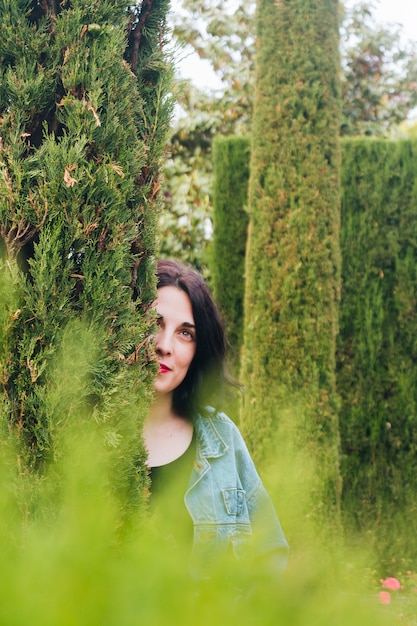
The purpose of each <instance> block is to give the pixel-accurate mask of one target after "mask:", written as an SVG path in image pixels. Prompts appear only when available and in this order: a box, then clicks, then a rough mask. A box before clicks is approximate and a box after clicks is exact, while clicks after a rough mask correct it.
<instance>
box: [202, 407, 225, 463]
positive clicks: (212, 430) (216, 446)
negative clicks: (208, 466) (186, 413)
mask: <svg viewBox="0 0 417 626" xmlns="http://www.w3.org/2000/svg"><path fill="white" fill-rule="evenodd" d="M212 413H213V411H209V412H208V413H206V415H200V414H198V415H197V416H196V418H195V420H194V427H195V429H196V435H197V454H198V456H200V458H203V459H205V458H207V459H215V458H218V457H220V456H223V454H225V452H226V451H227V450H228V448H229V446H228V445H227V444H226V442H225V441H224V440H223V439H222V437H221V436H220V434H219V432H218V431H217V429H216V427H215V425H214V422H213V420H212V418H211V417H210V414H212Z"/></svg>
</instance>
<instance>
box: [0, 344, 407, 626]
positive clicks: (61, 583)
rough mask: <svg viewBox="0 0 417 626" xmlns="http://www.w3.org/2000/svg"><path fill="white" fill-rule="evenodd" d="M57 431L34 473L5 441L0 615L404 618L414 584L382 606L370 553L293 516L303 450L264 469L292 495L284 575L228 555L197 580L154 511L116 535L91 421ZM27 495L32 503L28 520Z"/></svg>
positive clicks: (46, 624)
mask: <svg viewBox="0 0 417 626" xmlns="http://www.w3.org/2000/svg"><path fill="white" fill-rule="evenodd" d="M84 358H86V359H88V355H86V356H85V357H84ZM61 435H62V437H61V442H62V445H63V446H64V448H65V455H62V456H60V457H59V458H57V459H56V460H55V462H54V464H53V465H51V466H50V467H49V469H48V472H46V474H45V475H44V476H43V478H42V480H38V481H37V482H35V481H34V480H33V476H32V477H31V482H29V480H27V477H26V476H25V475H24V474H22V473H20V472H19V469H18V468H17V467H16V464H15V458H16V456H15V453H14V451H13V447H12V446H11V445H10V443H9V445H6V443H7V442H6V441H5V439H4V438H2V439H1V440H0V506H1V510H2V515H1V517H0V552H1V555H2V566H3V567H2V568H1V573H0V583H1V584H0V622H1V623H2V624H7V625H8V626H21V625H22V624H31V626H75V625H77V626H84V625H85V626H103V624H105V625H108V626H119V625H123V626H130V625H132V626H136V625H137V624H142V623H143V624H148V625H150V626H164V625H167V626H171V625H172V624H173V623H175V624H184V625H185V626H186V625H188V624H194V623H195V622H196V621H198V622H199V623H201V624H202V625H203V626H209V625H211V624H213V623H216V624H221V625H223V624H233V623H239V624H243V625H248V626H249V625H250V626H252V625H253V624H257V623H261V624H265V625H267V626H269V625H271V626H273V625H276V624H277V623H282V624H292V625H294V626H309V625H310V624H312V623H316V624H320V625H321V626H333V625H334V624H338V625H340V626H345V625H346V626H350V625H351V624H370V625H372V626H373V625H375V626H385V625H387V626H388V624H393V623H394V620H395V618H396V617H397V616H398V615H399V614H400V613H401V614H402V623H405V624H410V626H411V624H412V622H411V621H410V622H408V621H406V620H407V617H408V615H410V616H411V615H412V611H413V607H414V610H415V603H414V604H411V602H412V600H413V597H412V593H410V596H409V598H408V597H407V600H408V599H409V601H410V608H409V611H408V612H407V611H405V610H404V609H405V602H404V601H403V600H402V599H401V597H400V598H399V602H398V603H397V604H395V603H394V602H393V606H390V607H385V606H381V605H379V602H378V591H377V589H378V588H379V584H378V575H377V573H376V572H372V571H369V568H368V569H365V565H366V563H367V560H366V559H367V558H368V557H369V553H368V551H366V550H365V551H364V552H363V553H362V555H359V554H356V553H355V552H353V551H352V550H350V551H349V552H347V551H345V550H344V549H343V547H342V546H341V545H339V546H337V547H335V548H334V550H333V552H332V554H331V555H330V556H329V555H328V554H326V552H325V551H323V549H322V546H321V544H320V543H318V542H317V539H316V538H315V536H314V533H313V532H312V528H311V523H310V520H309V518H308V516H300V515H299V511H300V509H301V508H302V507H303V506H306V505H307V501H308V498H307V497H306V496H307V494H308V491H309V488H310V486H311V485H310V480H309V474H308V473H306V474H303V475H301V474H299V468H300V466H302V467H303V468H304V469H305V470H308V464H307V465H306V464H305V462H304V463H303V458H302V457H303V451H300V450H299V455H300V456H299V457H298V459H297V460H298V462H299V464H297V465H295V464H294V463H292V461H291V458H287V457H285V459H282V461H281V462H275V463H274V466H273V467H271V468H270V470H271V471H270V473H269V475H270V480H269V484H268V486H269V488H270V489H271V492H273V493H275V492H276V493H280V494H281V496H280V497H281V498H283V501H286V502H287V504H286V506H285V507H284V508H285V513H284V519H283V522H284V524H285V525H286V526H289V524H288V522H289V521H290V520H291V521H292V522H293V523H292V525H291V526H290V527H289V532H290V535H291V536H290V541H291V542H292V545H293V551H292V559H291V562H290V566H289V569H288V571H287V573H286V574H285V577H284V579H283V580H281V579H280V580H277V578H276V577H275V576H274V575H273V574H272V572H269V571H268V570H267V569H266V570H265V568H264V566H263V565H262V563H259V562H257V563H256V564H253V565H252V567H251V568H249V567H247V566H246V564H245V563H242V562H240V563H237V562H235V561H232V560H231V559H230V556H229V555H227V556H225V558H224V559H221V560H220V561H219V562H218V564H217V568H216V569H215V571H214V573H213V577H212V579H211V580H204V581H202V582H201V583H200V584H199V583H197V582H196V581H193V580H191V578H190V577H189V575H188V572H187V563H188V550H187V548H186V547H185V546H183V545H178V546H175V544H173V541H172V537H169V538H167V537H165V536H164V534H163V532H161V531H162V530H163V528H162V529H161V527H158V526H157V524H156V519H155V518H154V517H151V519H150V520H149V521H147V519H143V518H139V519H138V520H137V523H136V524H135V525H133V526H132V527H131V528H130V529H129V531H128V532H126V533H124V534H120V532H119V528H120V524H121V519H120V509H119V503H118V501H117V499H115V494H114V492H112V490H111V488H109V484H111V482H112V478H111V474H112V464H111V460H110V459H109V457H108V455H107V454H105V453H104V451H103V447H102V445H101V441H100V438H101V434H100V433H99V432H98V431H97V429H96V428H92V423H91V421H90V420H86V421H83V420H82V419H80V420H79V421H78V422H77V423H76V424H72V425H69V424H68V423H67V424H66V426H65V427H64V428H63V430H62V433H61ZM288 453H289V454H290V455H291V450H290V448H289V449H288ZM296 473H297V474H298V475H296ZM273 485H275V488H274V487H273ZM281 487H284V491H281ZM295 495H296V496H297V500H295V497H294V496H295ZM29 496H31V497H32V500H31V507H32V509H33V510H34V513H33V514H32V515H31V516H30V517H29V518H28V517H27V509H26V505H27V502H28V498H29ZM289 503H291V504H289ZM294 504H297V505H298V506H297V507H296V508H294V510H291V505H294ZM177 530H178V529H174V531H173V534H174V536H176V537H178V536H180V532H177ZM187 545H188V544H187ZM389 573H391V572H389ZM384 575H386V574H385V573H384ZM401 580H402V579H401ZM23 590H24V593H22V591H23Z"/></svg>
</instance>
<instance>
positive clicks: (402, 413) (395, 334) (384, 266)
mask: <svg viewBox="0 0 417 626" xmlns="http://www.w3.org/2000/svg"><path fill="white" fill-rule="evenodd" d="M341 219H342V227H341V246H342V257H343V264H342V280H343V282H342V300H341V309H340V334H339V338H338V350H337V368H338V372H337V382H338V393H339V396H340V399H341V408H340V432H341V439H342V452H343V454H342V469H343V485H344V486H343V508H344V510H345V512H346V520H345V523H346V525H348V526H349V527H350V528H351V529H354V530H357V529H358V528H359V529H360V530H362V531H365V532H366V537H368V539H367V540H369V537H373V538H374V541H375V547H376V549H377V550H378V551H379V553H380V556H381V558H382V559H383V560H385V561H386V562H391V563H392V562H393V559H394V560H395V559H397V560H398V559H400V558H405V559H410V561H409V564H410V563H412V560H413V558H414V559H415V558H416V557H417V542H416V539H415V538H416V536H417V523H416V520H417V504H416V502H417V499H416V495H417V493H416V481H415V476H416V474H417V318H416V310H417V238H416V233H417V144H416V143H415V142H410V141H400V142H392V141H384V140H378V141H376V140H365V139H358V140H353V141H345V142H344V144H343V170H342V213H341Z"/></svg>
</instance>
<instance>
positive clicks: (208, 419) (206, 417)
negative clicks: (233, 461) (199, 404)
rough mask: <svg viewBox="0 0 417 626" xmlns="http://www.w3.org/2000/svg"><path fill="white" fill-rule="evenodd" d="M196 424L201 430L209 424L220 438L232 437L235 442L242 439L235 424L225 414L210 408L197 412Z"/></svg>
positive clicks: (206, 407)
mask: <svg viewBox="0 0 417 626" xmlns="http://www.w3.org/2000/svg"><path fill="white" fill-rule="evenodd" d="M197 422H198V423H199V425H200V427H201V428H204V426H205V424H210V427H211V428H214V429H215V430H216V431H217V432H218V433H219V434H221V436H227V437H232V438H233V439H237V440H240V439H243V438H242V435H241V433H240V430H239V428H238V426H237V425H236V424H235V422H234V421H233V420H232V419H231V418H230V417H229V416H228V415H226V413H223V411H219V410H218V409H216V408H214V407H212V406H205V407H204V408H203V409H201V410H200V411H199V414H198V418H197Z"/></svg>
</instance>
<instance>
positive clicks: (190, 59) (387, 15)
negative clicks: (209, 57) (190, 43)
mask: <svg viewBox="0 0 417 626" xmlns="http://www.w3.org/2000/svg"><path fill="white" fill-rule="evenodd" d="M356 1H357V0H346V3H347V4H352V3H353V4H356ZM374 2H375V10H374V11H373V15H374V16H375V20H376V22H378V23H382V24H383V23H395V24H399V25H400V26H401V30H402V32H403V33H404V37H405V38H406V39H407V40H411V41H415V42H416V46H417V0H374ZM177 3H178V4H181V0H173V1H172V7H173V9H174V7H175V4H177ZM178 69H179V73H180V75H181V76H182V77H184V78H191V79H192V81H193V83H195V85H196V86H197V87H201V88H204V87H209V88H216V87H218V86H220V84H219V81H218V79H217V77H216V76H215V75H214V73H213V72H212V70H211V68H210V66H209V64H208V63H207V62H202V61H201V60H200V59H199V58H198V56H197V55H189V56H187V57H186V58H184V59H183V60H182V61H181V62H180V63H179V67H178Z"/></svg>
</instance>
